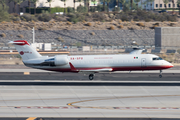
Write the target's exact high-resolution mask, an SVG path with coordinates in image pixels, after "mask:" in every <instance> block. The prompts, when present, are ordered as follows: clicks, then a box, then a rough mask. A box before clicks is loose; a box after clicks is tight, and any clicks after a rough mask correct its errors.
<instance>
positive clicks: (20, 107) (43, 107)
mask: <svg viewBox="0 0 180 120" xmlns="http://www.w3.org/2000/svg"><path fill="white" fill-rule="evenodd" d="M14 108H16V109H79V107H61V106H16V107H14Z"/></svg>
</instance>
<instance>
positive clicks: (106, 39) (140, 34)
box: [0, 30, 155, 46]
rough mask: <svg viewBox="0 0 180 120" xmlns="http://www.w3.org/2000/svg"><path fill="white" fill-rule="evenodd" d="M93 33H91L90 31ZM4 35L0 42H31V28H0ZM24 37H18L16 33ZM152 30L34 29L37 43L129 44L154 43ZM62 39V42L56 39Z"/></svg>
mask: <svg viewBox="0 0 180 120" xmlns="http://www.w3.org/2000/svg"><path fill="white" fill-rule="evenodd" d="M92 32H94V33H95V34H94V35H92V34H91V33H92ZM0 33H5V34H6V37H5V38H3V37H0V43H7V42H8V41H12V40H20V39H23V40H27V41H28V42H30V43H31V42H32V31H31V30H0ZM20 34H21V35H23V36H24V38H19V37H18V35H20ZM154 35H155V33H154V30H53V31H51V30H36V31H35V36H36V37H35V38H36V42H38V43H52V42H53V43H56V44H64V45H76V44H77V43H81V44H83V45H95V46H101V45H112V46H117V45H119V46H121V45H131V44H132V42H133V41H136V43H137V44H138V45H154ZM58 37H61V38H63V39H64V43H61V42H60V41H59V40H58Z"/></svg>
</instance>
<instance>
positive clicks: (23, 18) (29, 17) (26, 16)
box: [20, 14, 37, 22]
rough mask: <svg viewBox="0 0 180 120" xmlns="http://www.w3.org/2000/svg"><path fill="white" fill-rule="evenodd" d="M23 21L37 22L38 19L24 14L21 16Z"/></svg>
mask: <svg viewBox="0 0 180 120" xmlns="http://www.w3.org/2000/svg"><path fill="white" fill-rule="evenodd" d="M20 18H21V20H23V21H27V22H29V21H32V20H33V21H37V18H36V17H35V16H34V15H30V14H23V15H22V16H20Z"/></svg>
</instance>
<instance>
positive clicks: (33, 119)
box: [26, 117, 37, 120]
mask: <svg viewBox="0 0 180 120" xmlns="http://www.w3.org/2000/svg"><path fill="white" fill-rule="evenodd" d="M36 118H37V117H29V118H27V119H26V120H35V119H36Z"/></svg>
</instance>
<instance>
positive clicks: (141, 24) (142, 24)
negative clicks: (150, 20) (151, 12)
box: [137, 23, 145, 27]
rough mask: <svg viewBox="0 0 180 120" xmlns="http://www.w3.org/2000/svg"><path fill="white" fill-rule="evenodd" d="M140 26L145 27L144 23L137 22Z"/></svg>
mask: <svg viewBox="0 0 180 120" xmlns="http://www.w3.org/2000/svg"><path fill="white" fill-rule="evenodd" d="M137 25H138V26H141V27H145V25H144V23H137Z"/></svg>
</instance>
